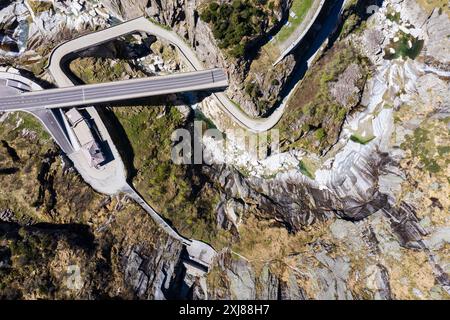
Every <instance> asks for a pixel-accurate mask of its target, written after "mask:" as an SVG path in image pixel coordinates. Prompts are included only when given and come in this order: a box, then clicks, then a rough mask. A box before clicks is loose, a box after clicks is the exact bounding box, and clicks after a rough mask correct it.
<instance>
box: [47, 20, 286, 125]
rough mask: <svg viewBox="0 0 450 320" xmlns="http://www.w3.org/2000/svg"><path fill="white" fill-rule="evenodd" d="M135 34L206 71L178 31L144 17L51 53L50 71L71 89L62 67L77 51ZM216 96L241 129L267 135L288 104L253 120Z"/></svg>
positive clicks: (86, 37) (74, 42)
mask: <svg viewBox="0 0 450 320" xmlns="http://www.w3.org/2000/svg"><path fill="white" fill-rule="evenodd" d="M133 32H145V33H148V34H152V35H154V36H156V37H160V38H162V39H164V40H166V41H168V42H170V43H171V44H173V45H174V46H175V47H177V48H178V51H179V52H180V55H181V57H182V58H183V60H185V62H186V63H187V65H188V67H189V68H190V69H191V70H192V71H200V70H204V66H203V64H202V63H201V62H200V60H199V59H198V58H197V56H196V54H195V52H194V50H193V49H192V48H191V47H190V46H189V45H188V44H187V43H186V42H185V40H184V39H182V38H181V37H180V36H178V35H177V34H176V33H175V32H173V31H169V30H166V29H164V28H162V27H160V26H158V25H157V24H155V23H152V22H151V21H149V20H148V19H146V18H144V17H140V18H136V19H133V20H129V21H126V22H123V23H121V24H118V25H115V26H113V27H110V28H107V29H104V30H100V31H96V32H93V33H89V34H86V35H82V36H80V37H78V38H75V39H72V40H70V41H67V42H64V43H62V44H60V45H59V46H57V47H56V48H55V49H54V50H53V51H52V53H51V55H50V58H49V63H48V69H49V71H50V73H51V74H52V76H53V77H54V78H55V81H56V82H57V83H58V84H59V86H64V87H65V86H72V85H73V84H72V81H71V80H70V78H69V77H68V76H67V75H66V74H65V73H64V71H63V70H62V69H63V68H62V64H63V63H64V62H65V61H66V59H67V58H68V57H70V56H72V54H73V53H74V52H79V51H83V50H84V49H87V48H89V47H92V46H95V45H99V44H102V43H105V42H108V41H111V40H113V39H116V38H117V37H120V36H123V35H126V34H130V33H133ZM213 97H214V98H215V100H216V101H217V104H218V105H219V107H220V108H221V109H222V110H223V111H224V112H225V113H227V114H228V115H229V116H231V118H232V119H233V120H235V121H236V122H237V123H238V124H239V125H240V126H242V127H244V128H245V129H247V130H249V131H253V132H265V131H267V130H270V129H271V128H273V127H274V126H275V125H276V124H277V123H278V121H279V120H280V119H281V117H282V115H283V112H284V106H285V104H282V106H280V107H279V108H278V109H277V110H275V112H273V113H272V114H271V115H270V116H269V117H267V118H252V117H250V116H249V115H248V114H246V113H245V112H244V111H242V110H241V109H240V108H239V107H237V106H236V105H235V104H234V103H233V102H232V101H231V100H230V99H229V98H228V97H227V96H226V94H224V93H214V94H213Z"/></svg>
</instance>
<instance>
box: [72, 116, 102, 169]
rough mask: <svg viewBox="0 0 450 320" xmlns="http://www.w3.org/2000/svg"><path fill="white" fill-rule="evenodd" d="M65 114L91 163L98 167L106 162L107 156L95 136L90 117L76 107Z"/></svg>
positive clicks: (92, 165)
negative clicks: (87, 117)
mask: <svg viewBox="0 0 450 320" xmlns="http://www.w3.org/2000/svg"><path fill="white" fill-rule="evenodd" d="M65 114H66V117H67V119H68V120H69V123H70V126H71V127H72V129H73V132H74V134H75V136H76V138H77V140H78V143H79V144H80V147H81V151H82V153H83V154H84V155H85V156H86V158H87V159H88V161H89V165H90V166H91V167H96V168H98V167H99V166H100V165H101V164H102V163H103V162H105V160H106V157H105V154H104V153H103V150H102V149H101V147H100V144H99V143H98V141H97V140H98V139H96V138H95V135H94V130H93V128H92V126H91V125H90V123H89V121H88V119H86V118H85V117H84V116H83V115H82V114H81V112H80V111H78V110H77V109H76V108H71V109H70V110H69V111H67V112H66V113H65Z"/></svg>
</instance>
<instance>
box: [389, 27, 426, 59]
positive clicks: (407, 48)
mask: <svg viewBox="0 0 450 320" xmlns="http://www.w3.org/2000/svg"><path fill="white" fill-rule="evenodd" d="M396 37H398V39H399V40H398V41H394V39H392V40H391V43H390V44H389V45H388V46H387V47H386V48H385V49H384V59H387V60H393V59H397V58H410V59H413V60H414V59H415V58H417V57H418V56H419V54H420V52H421V51H422V48H423V44H424V41H423V40H419V39H417V38H414V37H413V36H412V35H410V34H406V33H404V32H402V31H399V32H398V33H397V35H396Z"/></svg>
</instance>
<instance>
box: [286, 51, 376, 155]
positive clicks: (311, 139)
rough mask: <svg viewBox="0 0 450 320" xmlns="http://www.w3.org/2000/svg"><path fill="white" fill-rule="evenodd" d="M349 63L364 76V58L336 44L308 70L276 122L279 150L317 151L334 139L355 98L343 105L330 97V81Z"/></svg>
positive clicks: (360, 84)
mask: <svg viewBox="0 0 450 320" xmlns="http://www.w3.org/2000/svg"><path fill="white" fill-rule="evenodd" d="M352 63H356V64H358V65H359V66H360V68H362V72H361V73H362V74H365V75H367V73H368V63H367V62H366V60H365V59H364V58H362V57H361V56H359V54H358V53H357V51H356V50H354V49H353V48H352V47H351V46H349V45H347V44H342V43H338V44H337V45H336V46H335V47H334V48H333V49H331V50H330V51H329V52H327V54H325V55H324V56H323V57H322V58H321V59H320V60H318V61H317V63H316V64H315V65H314V66H313V67H312V68H311V69H310V70H309V71H308V73H307V74H306V75H305V78H304V80H303V81H302V83H301V84H300V85H299V86H298V88H297V89H296V91H295V92H294V94H293V95H292V97H291V98H290V100H289V101H288V106H287V109H286V112H285V114H284V116H283V118H282V119H281V120H280V122H279V123H278V124H277V128H278V129H279V130H280V138H281V148H282V150H288V149H289V148H299V147H300V148H304V149H307V150H309V151H313V152H319V151H321V150H323V149H324V148H326V147H327V146H330V145H331V144H333V143H334V142H335V141H336V139H337V137H338V134H339V132H340V129H341V126H342V123H343V121H344V120H345V117H346V115H347V113H348V112H349V111H350V110H351V108H353V107H355V104H357V102H358V101H355V103H354V104H352V105H349V106H342V105H341V104H339V103H338V102H337V101H336V99H335V98H333V96H331V94H330V83H332V82H334V81H336V80H337V79H338V77H339V75H340V74H341V73H343V72H344V71H345V70H346V69H347V67H348V66H349V65H350V64H352ZM365 79H366V78H365V76H363V77H362V78H361V79H360V80H358V82H357V83H356V85H357V87H358V88H363V86H364V84H365ZM356 100H357V99H356Z"/></svg>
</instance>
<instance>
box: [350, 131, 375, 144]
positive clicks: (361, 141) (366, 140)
mask: <svg viewBox="0 0 450 320" xmlns="http://www.w3.org/2000/svg"><path fill="white" fill-rule="evenodd" d="M373 139H375V137H374V136H369V137H362V136H360V135H359V134H357V133H354V134H352V135H351V136H350V140H352V141H353V142H356V143H359V144H368V143H369V142H370V141H372V140H373Z"/></svg>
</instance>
